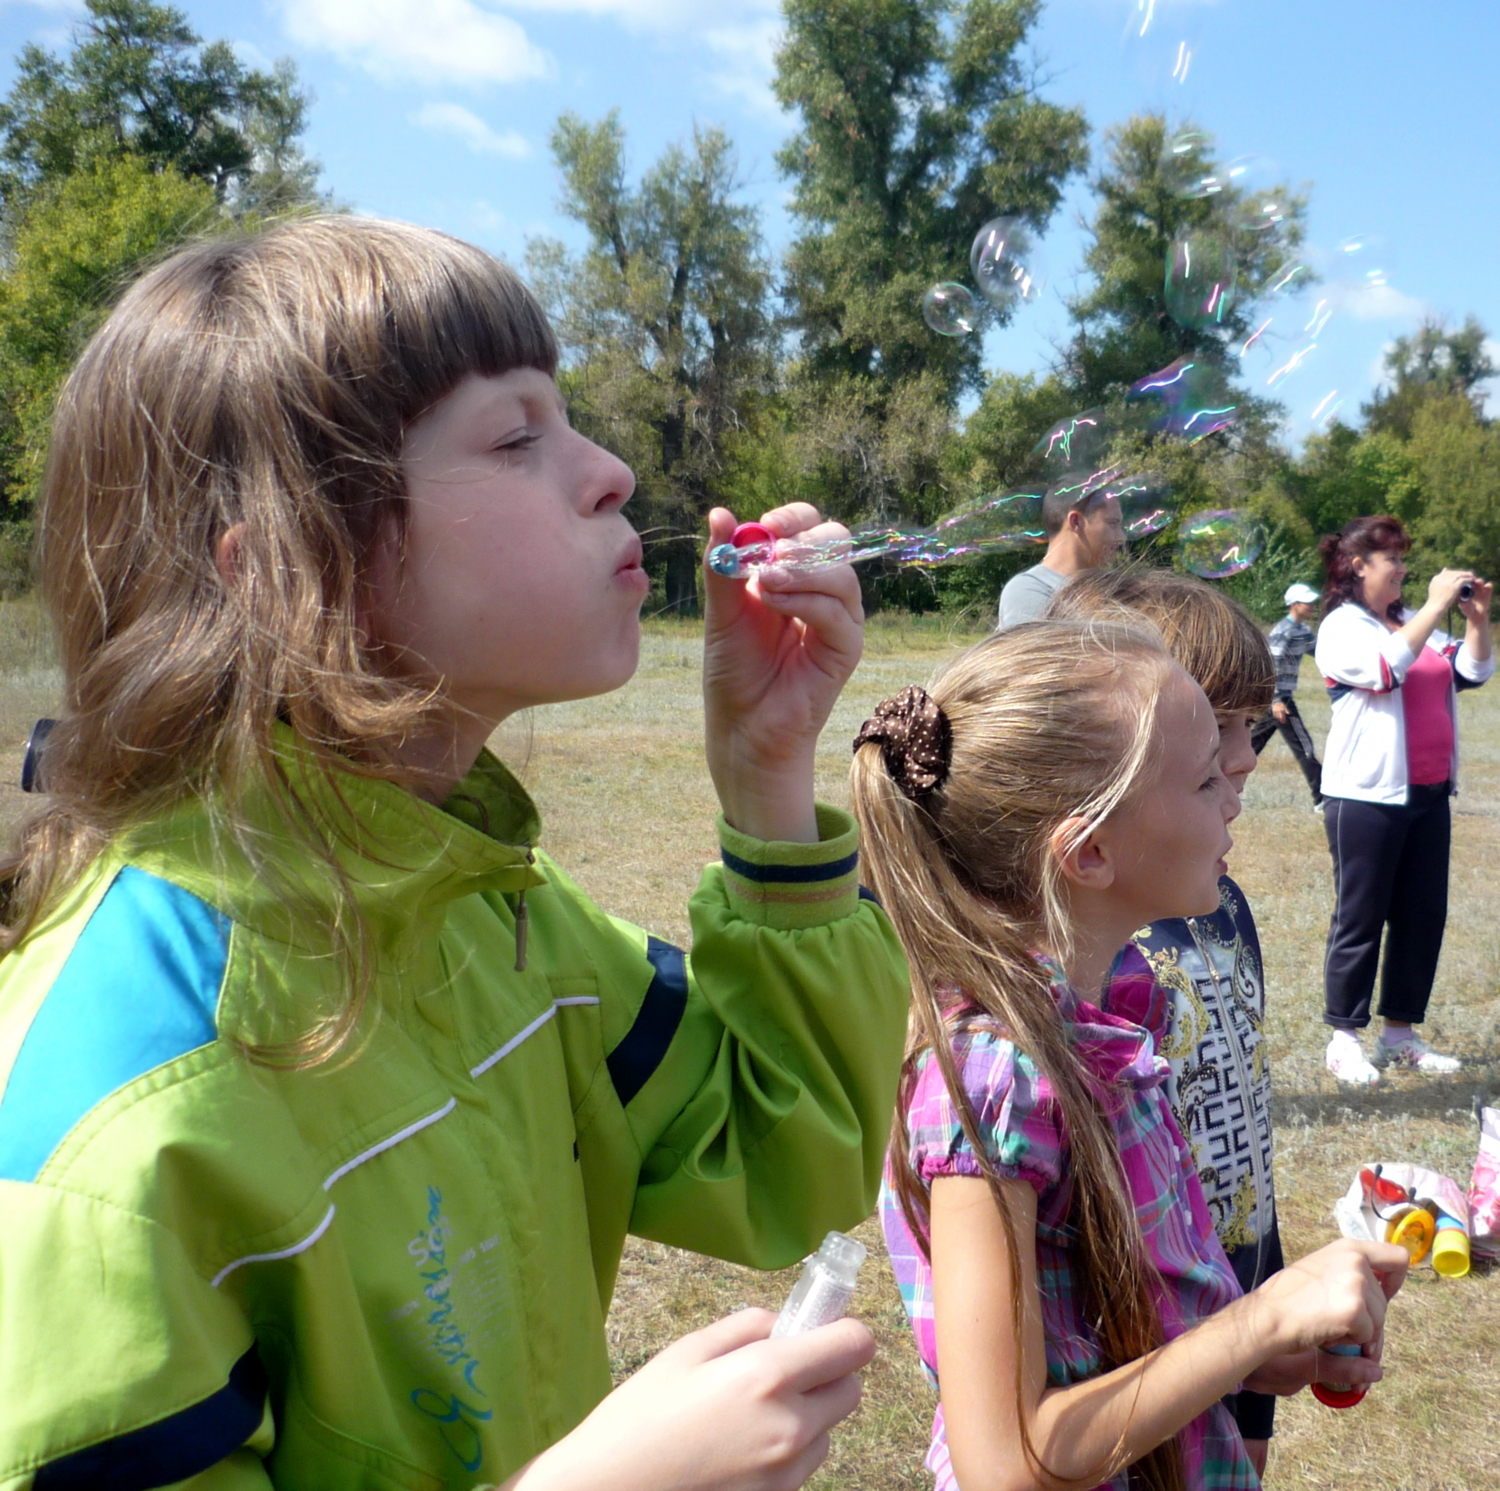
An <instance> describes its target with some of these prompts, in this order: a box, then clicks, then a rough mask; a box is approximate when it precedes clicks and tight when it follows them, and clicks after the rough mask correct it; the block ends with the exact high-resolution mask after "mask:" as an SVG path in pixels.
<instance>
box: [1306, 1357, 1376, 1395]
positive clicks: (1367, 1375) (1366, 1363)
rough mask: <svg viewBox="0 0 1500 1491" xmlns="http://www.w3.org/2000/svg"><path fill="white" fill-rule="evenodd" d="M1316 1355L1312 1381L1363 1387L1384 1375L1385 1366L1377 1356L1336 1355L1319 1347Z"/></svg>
mask: <svg viewBox="0 0 1500 1491" xmlns="http://www.w3.org/2000/svg"><path fill="white" fill-rule="evenodd" d="M1316 1355H1317V1359H1318V1365H1317V1375H1316V1376H1315V1377H1314V1378H1313V1381H1314V1382H1348V1383H1351V1384H1353V1385H1354V1386H1355V1387H1363V1386H1365V1385H1366V1384H1368V1383H1371V1382H1379V1381H1380V1379H1381V1378H1382V1377H1384V1376H1385V1368H1384V1367H1382V1366H1381V1365H1380V1360H1379V1358H1378V1357H1370V1356H1337V1355H1335V1354H1334V1353H1333V1352H1331V1351H1324V1350H1322V1349H1321V1348H1319V1350H1318V1351H1317V1353H1316Z"/></svg>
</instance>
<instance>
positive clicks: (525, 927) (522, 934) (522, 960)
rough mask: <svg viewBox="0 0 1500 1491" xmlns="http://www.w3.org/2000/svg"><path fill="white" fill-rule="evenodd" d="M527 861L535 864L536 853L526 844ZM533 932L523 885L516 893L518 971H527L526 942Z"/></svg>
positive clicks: (529, 909)
mask: <svg viewBox="0 0 1500 1491" xmlns="http://www.w3.org/2000/svg"><path fill="white" fill-rule="evenodd" d="M526 863H527V865H534V864H535V863H536V855H535V853H534V852H533V851H532V848H531V845H530V844H528V845H527V846H526ZM530 932H531V908H530V907H529V906H527V904H526V891H525V888H524V887H523V888H522V889H521V890H520V891H519V892H518V893H517V895H516V972H517V973H524V972H525V971H526V942H527V938H528V936H529V934H530Z"/></svg>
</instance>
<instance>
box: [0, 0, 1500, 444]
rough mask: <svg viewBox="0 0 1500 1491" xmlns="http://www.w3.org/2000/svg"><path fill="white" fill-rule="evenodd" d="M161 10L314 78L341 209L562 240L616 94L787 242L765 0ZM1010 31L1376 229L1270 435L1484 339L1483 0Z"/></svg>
mask: <svg viewBox="0 0 1500 1491" xmlns="http://www.w3.org/2000/svg"><path fill="white" fill-rule="evenodd" d="M181 8H182V9H184V10H185V11H186V12H187V15H188V17H189V20H190V22H191V24H192V25H193V26H194V27H195V28H196V29H197V30H198V31H199V32H200V33H201V34H202V35H203V36H204V37H206V38H219V37H227V38H229V39H230V40H232V41H234V42H235V43H237V44H238V46H239V47H240V49H241V52H242V54H243V55H244V56H245V57H246V58H247V60H251V61H255V62H265V61H269V60H270V59H272V58H274V57H277V56H281V55H290V56H292V57H293V58H294V59H295V60H296V62H297V65H298V67H299V69H300V71H301V73H302V76H303V78H304V80H305V81H306V83H307V84H308V85H309V86H310V87H311V88H312V90H313V91H314V93H315V94H316V103H315V105H314V107H313V110H312V122H311V129H310V131H309V136H308V145H309V149H310V150H311V152H312V153H313V154H314V155H316V156H317V157H318V158H319V159H320V160H321V161H322V163H323V166H324V181H325V184H326V185H327V186H328V187H330V188H331V189H332V190H333V191H334V192H335V193H336V194H337V196H338V198H339V199H340V200H341V201H342V202H344V203H346V204H348V205H350V206H352V207H355V208H357V209H359V210H361V211H365V212H371V213H376V214H380V215H389V216H394V217H400V218H406V219H409V220H412V221H415V222H421V223H427V224H431V225H433V226H436V227H440V228H443V229H446V230H448V231H450V232H453V233H456V234H459V235H461V236H463V237H466V238H471V239H473V240H475V241H476V242H479V243H482V244H484V245H485V246H486V247H489V248H491V249H493V250H495V251H497V252H499V253H502V254H504V255H506V256H507V257H509V258H511V259H513V260H516V261H519V260H520V259H521V257H522V255H523V254H524V249H525V241H526V238H527V237H528V236H529V235H536V234H551V235H556V236H561V237H563V238H564V239H567V240H569V241H572V242H575V243H576V242H577V241H578V230H577V229H576V228H575V227H574V226H573V225H571V224H569V223H567V222H566V221H565V220H563V219H562V218H561V217H560V215H559V214H558V212H557V209H556V196H557V181H556V177H555V174H554V171H553V168H552V164H551V161H550V158H549V156H548V151H547V135H548V132H549V130H550V128H551V126H552V123H553V121H554V120H555V119H556V117H557V115H558V114H559V113H561V112H562V111H563V110H565V109H572V110H575V111H577V112H578V113H580V114H582V115H584V116H585V117H586V118H597V117H599V116H601V115H603V114H604V113H605V112H607V111H608V110H609V109H611V108H618V109H619V110H620V113H621V117H622V120H623V122H624V124H625V127H626V130H627V133H628V137H629V139H630V144H631V153H632V158H633V162H634V164H635V165H636V166H637V167H640V166H643V165H645V164H648V163H649V162H650V161H651V160H652V159H653V158H654V157H655V155H656V154H657V152H658V151H660V149H661V148H662V147H663V146H664V145H666V144H668V143H669V142H671V141H673V140H678V139H682V138H683V137H685V136H686V135H688V134H689V133H690V131H691V130H692V127H693V125H694V123H695V122H698V123H702V124H717V125H722V126H723V127H724V128H725V129H726V130H727V131H728V132H729V134H730V135H731V137H732V138H733V139H734V140H735V141H736V142H737V145H738V148H739V152H740V159H741V166H742V170H743V173H744V178H745V183H746V185H745V194H746V196H747V198H749V199H751V200H753V201H755V202H756V203H758V204H759V205H760V206H761V207H762V209H763V211H764V214H765V227H766V236H767V239H768V242H769V244H770V246H771V247H772V248H773V249H775V248H778V247H780V246H781V245H782V244H784V243H785V241H786V239H787V236H788V234H789V232H790V224H789V222H788V220H787V217H786V214H785V209H784V202H785V184H784V183H783V182H782V181H781V180H780V179H779V177H778V175H777V172H776V168H775V161H774V156H775V152H776V149H777V147H778V145H779V144H780V143H781V142H782V140H784V138H785V137H786V135H787V134H788V133H789V132H790V129H791V128H792V123H793V122H792V121H791V120H789V119H788V118H787V117H786V116H783V115H782V114H781V113H780V112H779V110H778V109H777V107H776V104H775V102H774V100H773V99H772V97H771V94H770V91H769V87H768V80H769V77H770V71H771V55H772V52H773V49H774V45H775V37H776V32H777V8H776V5H775V4H774V3H773V0H709V3H705V0H234V3H231V0H186V3H185V4H183V5H182V6H181ZM79 9H80V7H78V6H76V5H73V4H72V3H70V0H48V3H16V0H0V58H3V59H4V71H3V73H0V84H3V83H4V82H5V81H6V80H8V77H9V75H10V74H11V71H12V62H11V59H13V58H14V56H15V54H16V53H17V51H18V50H19V49H20V47H21V46H22V45H23V44H24V43H25V42H27V41H38V42H40V43H41V44H42V45H45V46H50V47H54V48H57V47H61V46H63V45H65V43H66V38H67V34H68V28H69V25H70V23H71V20H72V18H73V17H75V16H76V15H77V14H78V13H79ZM1148 18H1149V25H1146V27H1145V35H1141V34H1140V33H1141V28H1142V25H1143V24H1144V23H1145V22H1146V21H1147V20H1148ZM1034 46H1035V51H1036V53H1037V56H1038V59H1039V61H1040V62H1041V64H1042V75H1043V76H1044V77H1045V79H1046V82H1045V84H1044V88H1043V91H1044V93H1045V95H1046V96H1048V97H1050V98H1052V99H1055V100H1057V101H1059V102H1063V103H1068V104H1081V105H1082V106H1083V107H1084V108H1085V110H1086V112H1087V114H1088V117H1089V120H1090V123H1091V125H1092V126H1093V128H1094V131H1095V138H1096V142H1097V138H1098V134H1099V132H1100V131H1102V130H1103V129H1104V128H1105V127H1107V126H1108V125H1109V124H1110V123H1112V122H1115V121H1118V120H1121V119H1123V118H1125V117H1126V116H1127V115H1129V114H1130V113H1132V112H1134V111H1137V110H1139V109H1141V108H1144V107H1159V108H1165V109H1166V110H1167V111H1168V112H1169V114H1170V115H1172V116H1173V117H1181V116H1184V115H1189V114H1190V115H1191V116H1192V117H1193V118H1195V119H1196V120H1197V121H1198V122H1199V123H1201V124H1202V125H1203V126H1205V127H1206V128H1208V129H1210V130H1212V131H1213V132H1214V133H1215V134H1216V135H1217V137H1218V139H1219V142H1220V145H1221V148H1222V150H1223V153H1224V154H1225V155H1226V156H1240V155H1254V156H1258V157H1261V158H1262V159H1263V160H1265V161H1268V162H1269V163H1271V165H1272V166H1273V167H1274V169H1275V170H1276V172H1277V173H1278V174H1279V175H1280V177H1282V178H1283V179H1286V180H1290V181H1291V182H1293V183H1296V184H1302V183H1305V184H1306V186H1307V188H1308V190H1309V192H1310V194H1311V200H1312V211H1311V224H1310V227H1311V241H1312V244H1313V245H1314V248H1315V254H1314V259H1315V262H1317V263H1319V264H1320V265H1322V266H1324V267H1325V269H1326V268H1327V266H1329V265H1331V264H1333V263H1334V262H1336V261H1337V260H1338V255H1337V253H1336V248H1337V245H1339V244H1340V243H1341V242H1343V241H1345V240H1348V239H1350V238H1351V237H1358V236H1361V235H1373V236H1375V237H1376V238H1378V239H1380V240H1383V243H1382V246H1381V247H1380V249H1379V250H1378V258H1379V262H1380V265H1381V267H1382V268H1385V269H1386V270H1387V283H1386V284H1384V285H1383V286H1380V287H1378V288H1375V289H1370V288H1365V289H1361V290H1358V291H1353V290H1348V289H1346V290H1344V291H1343V292H1341V293H1338V294H1336V295H1335V300H1336V305H1337V310H1338V314H1336V315H1335V316H1334V318H1333V319H1332V320H1331V321H1330V322H1329V323H1328V326H1327V328H1326V329H1325V330H1324V331H1323V332H1322V333H1321V334H1320V335H1319V336H1318V337H1317V342H1318V347H1317V350H1316V352H1315V353H1314V354H1312V356H1310V357H1309V358H1308V360H1307V362H1306V364H1305V365H1304V366H1302V367H1301V368H1300V369H1299V370H1298V371H1297V372H1296V373H1295V374H1293V375H1291V376H1289V377H1288V378H1287V379H1286V380H1285V381H1284V382H1283V383H1280V384H1278V385H1277V387H1276V390H1275V391H1276V392H1277V393H1278V394H1279V395H1280V396H1281V397H1283V399H1284V400H1285V402H1286V404H1287V406H1288V409H1289V415H1290V418H1289V424H1288V435H1289V437H1290V438H1292V439H1293V440H1296V439H1298V438H1300V437H1301V436H1302V435H1303V434H1305V433H1306V431H1307V430H1308V429H1310V428H1312V427H1313V426H1312V421H1311V416H1312V414H1313V412H1314V411H1315V410H1316V409H1317V408H1318V407H1319V406H1320V405H1322V406H1323V410H1324V413H1325V415H1326V411H1327V410H1328V409H1329V408H1331V407H1332V404H1331V403H1329V402H1326V401H1327V399H1328V396H1329V395H1330V394H1331V393H1332V392H1333V391H1334V390H1337V395H1336V398H1337V400H1339V401H1342V403H1343V405H1344V408H1345V410H1346V412H1347V413H1349V414H1350V415H1351V416H1352V415H1354V414H1355V413H1356V411H1357V406H1358V404H1359V402H1360V400H1361V399H1364V398H1368V396H1369V394H1370V392H1371V390H1372V388H1373V387H1374V384H1375V382H1376V381H1377V378H1378V369H1379V361H1380V356H1381V352H1382V349H1383V348H1384V346H1385V345H1386V344H1387V343H1388V342H1389V340H1390V339H1391V338H1392V337H1394V336H1398V335H1400V334H1402V333H1403V332H1406V331H1410V330H1411V329H1413V328H1414V327H1415V326H1416V325H1417V324H1418V323H1419V322H1420V320H1421V318H1422V316H1423V315H1424V314H1438V315H1441V316H1446V317H1448V318H1449V319H1450V320H1453V321H1460V320H1462V318H1463V317H1464V316H1465V315H1467V314H1469V313H1471V312H1472V313H1474V314H1476V315H1477V316H1479V318H1480V319H1481V321H1483V322H1484V323H1485V325H1486V326H1487V327H1488V328H1489V329H1490V331H1491V333H1492V334H1493V335H1496V336H1500V5H1496V4H1494V3H1493V0H1435V3H1433V4H1430V5H1427V6H1424V7H1421V8H1420V9H1419V8H1418V7H1414V6H1411V5H1410V4H1406V3H1396V0H1049V3H1047V4H1046V6H1045V8H1044V10H1043V12H1042V17H1041V21H1040V24H1039V26H1038V28H1037V30H1036V32H1035V34H1034ZM1184 48H1185V49H1186V51H1187V52H1188V53H1190V54H1191V59H1192V60H1191V64H1190V67H1189V69H1188V76H1187V80H1186V82H1185V83H1178V82H1176V81H1174V79H1173V77H1172V72H1173V68H1174V65H1175V64H1176V62H1177V60H1178V58H1179V56H1181V55H1182V54H1183V51H1184ZM1087 205H1088V195H1087V192H1086V190H1085V189H1084V188H1083V187H1082V185H1081V184H1079V186H1077V187H1076V188H1075V190H1074V191H1073V192H1072V193H1071V194H1070V197H1069V199H1068V201H1067V203H1066V204H1065V206H1064V208H1063V210H1062V211H1060V212H1059V214H1058V216H1057V218H1056V219H1055V221H1054V223H1053V225H1052V228H1051V230H1050V232H1049V233H1048V235H1047V236H1046V239H1045V240H1044V244H1043V249H1042V255H1043V258H1044V261H1045V268H1046V270H1047V272H1048V273H1049V276H1050V280H1051V285H1050V288H1049V290H1048V292H1047V293H1046V294H1045V295H1044V297H1043V298H1042V300H1041V301H1040V302H1039V303H1038V304H1036V305H1034V306H1030V307H1027V308H1025V309H1024V310H1023V311H1022V312H1021V313H1020V314H1018V316H1017V318H1016V320H1015V323H1014V324H1013V325H1012V326H1011V327H1010V328H1008V329H1007V330H1005V331H1003V332H1000V333H996V334H993V335H992V336H991V337H990V339H989V341H988V343H987V345H986V356H987V360H988V361H989V363H990V364H991V366H993V367H995V368H997V369H998V368H1004V369H1006V370H1010V371H1017V372H1025V371H1041V370H1043V369H1045V367H1046V366H1047V364H1048V361H1049V359H1050V358H1051V357H1052V355H1053V354H1052V347H1053V344H1054V342H1055V341H1056V340H1057V339H1058V338H1059V337H1060V336H1061V335H1062V333H1063V330H1064V325H1065V320H1064V316H1063V312H1062V304H1061V298H1060V297H1061V294H1062V293H1065V292H1066V291H1068V290H1069V289H1070V288H1071V286H1072V284H1073V282H1074V275H1075V273H1076V270H1077V267H1078V263H1079V259H1080V255H1081V249H1082V237H1081V234H1080V232H1079V229H1078V226H1077V218H1078V215H1079V213H1080V212H1081V211H1082V210H1085V209H1086V208H1087ZM975 226H976V227H977V226H978V224H976V225H975ZM1320 254H1321V256H1322V257H1319V255H1320ZM914 314H915V309H914ZM1274 350H1275V349H1273V352H1274ZM1497 350H1500V349H1497ZM1275 361H1276V360H1275V359H1274V357H1273V359H1272V362H1269V363H1266V364H1265V365H1264V366H1266V367H1269V366H1272V365H1273V363H1275ZM1148 371H1150V370H1149V369H1142V372H1143V373H1144V372H1148ZM1262 371H1264V368H1263V369H1262ZM1495 402H1496V404H1497V405H1500V392H1497V396H1496V400H1495Z"/></svg>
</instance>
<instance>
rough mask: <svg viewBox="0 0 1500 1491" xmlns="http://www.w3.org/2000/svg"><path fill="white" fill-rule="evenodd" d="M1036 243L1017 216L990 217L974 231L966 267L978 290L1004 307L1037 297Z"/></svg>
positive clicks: (1039, 285) (997, 306)
mask: <svg viewBox="0 0 1500 1491" xmlns="http://www.w3.org/2000/svg"><path fill="white" fill-rule="evenodd" d="M1035 247H1036V246H1035V244H1034V243H1033V242H1032V239H1031V235H1030V233H1028V232H1027V231H1026V228H1025V226H1024V225H1023V224H1022V223H1021V221H1020V220H1019V219H1018V218H1014V217H997V218H992V219H991V220H990V221H989V222H987V223H986V224H985V225H984V227H982V228H981V229H980V230H979V232H978V233H976V234H975V235H974V243H973V245H972V247H971V248H970V249H969V268H970V270H971V271H972V272H973V275H974V283H975V284H976V285H977V286H978V287H979V293H980V294H981V295H983V296H984V298H985V299H986V300H987V301H989V303H990V304H991V305H992V306H994V307H995V309H996V310H999V311H1006V310H1009V309H1010V308H1011V307H1012V306H1013V305H1015V304H1017V303H1018V302H1024V301H1028V300H1036V299H1037V298H1038V297H1039V296H1040V295H1041V293H1042V288H1043V280H1042V278H1041V276H1040V275H1039V274H1038V273H1037V271H1036V263H1035Z"/></svg>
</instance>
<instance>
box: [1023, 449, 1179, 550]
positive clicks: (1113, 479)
mask: <svg viewBox="0 0 1500 1491" xmlns="http://www.w3.org/2000/svg"><path fill="white" fill-rule="evenodd" d="M1047 501H1048V504H1049V505H1052V504H1064V505H1066V506H1067V507H1069V508H1076V509H1077V510H1078V511H1079V512H1083V513H1090V512H1096V511H1097V510H1098V509H1099V508H1100V507H1101V506H1103V505H1104V504H1105V503H1107V502H1114V503H1118V504H1119V508H1120V523H1121V526H1122V527H1123V528H1124V530H1125V538H1126V541H1127V542H1133V541H1134V540H1136V539H1141V538H1149V537H1150V536H1151V534H1153V533H1160V532H1161V530H1162V529H1163V528H1165V527H1166V526H1167V525H1168V524H1169V523H1170V522H1171V521H1172V515H1173V511H1174V510H1173V507H1172V503H1171V488H1170V487H1169V486H1168V484H1167V481H1166V479H1165V478H1164V477H1163V476H1161V475H1159V474H1158V473H1156V472H1134V471H1126V470H1125V468H1124V467H1122V466H1107V467H1104V468H1102V469H1101V470H1098V471H1074V472H1070V473H1069V474H1068V475H1066V476H1064V477H1061V478H1060V479H1059V480H1057V481H1055V482H1053V484H1052V485H1051V486H1050V487H1049V488H1048V489H1047Z"/></svg>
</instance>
